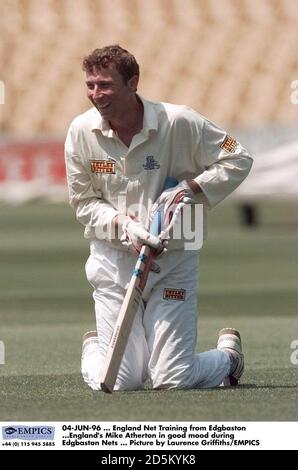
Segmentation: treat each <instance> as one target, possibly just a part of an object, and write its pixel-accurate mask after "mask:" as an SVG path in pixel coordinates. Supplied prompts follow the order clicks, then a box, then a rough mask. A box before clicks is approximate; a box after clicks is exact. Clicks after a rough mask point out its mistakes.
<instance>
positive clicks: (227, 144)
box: [220, 135, 237, 153]
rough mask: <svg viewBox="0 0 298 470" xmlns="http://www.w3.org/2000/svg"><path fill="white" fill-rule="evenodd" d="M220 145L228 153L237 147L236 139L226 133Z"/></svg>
mask: <svg viewBox="0 0 298 470" xmlns="http://www.w3.org/2000/svg"><path fill="white" fill-rule="evenodd" d="M220 147H221V148H222V149H224V150H225V151H226V152H228V153H234V152H235V150H236V148H237V140H235V139H233V137H231V136H230V135H227V136H226V137H225V139H224V141H223V143H222V144H221V146H220Z"/></svg>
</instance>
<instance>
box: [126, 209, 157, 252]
mask: <svg viewBox="0 0 298 470" xmlns="http://www.w3.org/2000/svg"><path fill="white" fill-rule="evenodd" d="M122 231H123V235H122V236H121V238H120V241H121V243H122V245H124V246H125V247H126V248H127V249H128V250H129V251H133V252H134V253H137V254H138V253H140V250H141V248H142V245H148V246H151V247H152V248H154V249H155V250H156V252H157V253H160V252H161V251H162V250H163V245H162V243H161V241H160V239H159V238H158V237H156V236H154V235H152V234H151V233H149V232H148V231H147V230H146V229H145V228H144V227H143V225H142V224H141V223H140V222H135V221H134V220H132V219H131V218H130V217H125V219H124V222H123V223H122Z"/></svg>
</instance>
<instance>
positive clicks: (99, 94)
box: [93, 85, 103, 100]
mask: <svg viewBox="0 0 298 470" xmlns="http://www.w3.org/2000/svg"><path fill="white" fill-rule="evenodd" d="M102 96H103V92H102V90H101V89H100V88H99V87H98V86H97V85H95V87H94V89H93V99H96V100H98V99H100V98H101V97H102Z"/></svg>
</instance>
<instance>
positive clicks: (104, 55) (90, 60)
mask: <svg viewBox="0 0 298 470" xmlns="http://www.w3.org/2000/svg"><path fill="white" fill-rule="evenodd" d="M110 64H114V65H115V67H116V70H117V71H118V72H119V73H120V75H121V76H122V78H123V81H124V83H127V82H128V80H129V79H130V78H131V77H133V76H134V75H138V76H139V75H140V70H139V65H138V63H137V61H136V59H135V57H134V56H133V55H132V54H130V53H129V52H128V51H127V50H126V49H123V48H122V47H120V46H118V44H114V45H112V46H106V47H103V48H102V49H95V50H94V51H93V52H91V54H89V55H87V56H86V57H85V58H84V59H83V70H84V71H85V72H89V73H90V72H92V71H93V68H94V67H95V68H96V69H101V68H104V69H105V68H107V67H109V65H110Z"/></svg>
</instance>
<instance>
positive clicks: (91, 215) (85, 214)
mask: <svg viewBox="0 0 298 470" xmlns="http://www.w3.org/2000/svg"><path fill="white" fill-rule="evenodd" d="M65 164H66V176H67V183H68V192H69V202H70V205H71V206H72V207H73V209H74V210H75V212H76V218H77V220H78V221H79V222H80V223H81V224H82V225H84V226H85V227H86V229H85V235H86V236H87V238H88V235H89V236H90V235H93V236H94V234H95V231H96V236H97V238H102V239H109V237H110V235H111V232H112V231H111V227H112V220H113V219H114V217H115V216H117V215H118V214H119V211H118V210H116V209H115V208H114V207H112V206H111V204H109V203H108V202H106V201H105V200H104V199H102V198H101V197H100V195H99V194H96V193H95V191H94V189H93V187H92V182H91V179H90V176H89V174H88V172H87V170H86V168H85V167H84V164H83V161H82V158H81V156H80V155H79V151H78V148H77V145H76V131H75V130H74V129H73V127H72V126H71V127H70V129H69V131H68V134H67V138H66V142H65Z"/></svg>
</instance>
